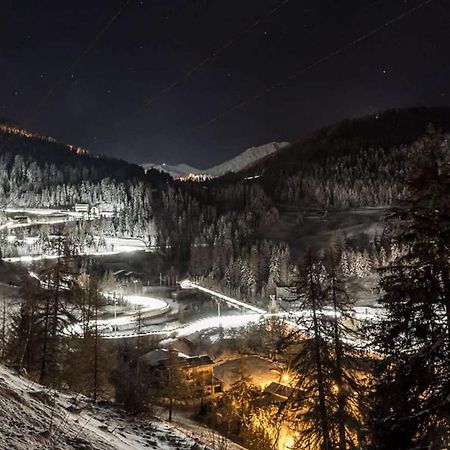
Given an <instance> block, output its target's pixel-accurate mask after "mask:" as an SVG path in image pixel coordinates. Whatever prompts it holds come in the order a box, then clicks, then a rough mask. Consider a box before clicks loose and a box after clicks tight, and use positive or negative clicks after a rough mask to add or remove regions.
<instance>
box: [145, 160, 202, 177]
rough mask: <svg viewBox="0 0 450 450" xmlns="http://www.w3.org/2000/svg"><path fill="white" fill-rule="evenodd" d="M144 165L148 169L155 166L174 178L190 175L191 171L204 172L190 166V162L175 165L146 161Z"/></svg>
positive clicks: (195, 172)
mask: <svg viewBox="0 0 450 450" xmlns="http://www.w3.org/2000/svg"><path fill="white" fill-rule="evenodd" d="M142 167H143V168H144V169H146V170H147V169H151V168H153V169H156V170H160V171H162V172H166V173H168V174H169V175H172V176H173V177H174V178H178V177H184V176H185V175H189V174H190V173H193V174H198V173H202V171H201V170H200V169H196V168H195V167H192V166H189V165H188V164H177V165H175V166H172V165H170V164H152V163H146V164H142Z"/></svg>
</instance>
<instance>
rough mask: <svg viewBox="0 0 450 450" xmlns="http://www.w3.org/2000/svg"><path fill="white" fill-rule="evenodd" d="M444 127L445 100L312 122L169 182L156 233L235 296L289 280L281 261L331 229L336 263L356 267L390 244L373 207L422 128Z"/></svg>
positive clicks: (379, 257)
mask: <svg viewBox="0 0 450 450" xmlns="http://www.w3.org/2000/svg"><path fill="white" fill-rule="evenodd" d="M437 130H440V131H437ZM449 130H450V110H449V109H426V108H421V109H406V110H393V111H387V112H386V113H383V114H379V115H375V116H368V117H364V118H361V119H355V120H348V121H344V122H342V123H340V124H337V125H335V126H331V127H328V128H325V129H322V130H319V131H318V132H316V133H314V134H313V135H312V136H310V137H309V138H307V139H304V140H303V141H301V142H299V143H298V144H294V145H292V146H291V147H288V148H285V149H282V150H281V151H279V152H277V153H275V154H273V155H271V156H269V157H268V158H266V159H265V160H264V161H260V162H258V163H257V164H256V165H255V166H253V167H252V168H251V169H248V170H246V171H244V172H240V173H238V174H229V175H226V176H224V177H222V178H218V179H214V180H210V181H207V182H205V183H193V182H192V183H191V182H185V183H178V184H176V185H175V186H173V187H170V188H169V190H167V191H166V192H165V193H164V200H163V202H162V204H161V205H160V209H159V214H158V218H157V220H158V224H157V225H158V228H159V231H160V232H159V238H160V240H159V243H160V244H161V247H162V248H163V249H164V248H165V249H166V250H167V253H168V254H169V257H172V258H173V260H174V261H176V262H177V264H180V262H181V267H182V268H183V269H185V270H189V272H190V273H191V275H195V276H198V277H200V278H202V279H207V280H209V282H210V283H212V284H215V285H216V287H218V288H221V289H222V290H224V291H233V292H234V293H235V295H242V296H245V297H253V298H260V297H261V295H262V296H263V297H264V296H265V297H266V298H267V294H270V293H273V290H274V288H275V286H276V285H286V284H289V276H288V273H289V265H290V264H291V263H292V262H294V261H295V259H296V258H297V257H298V256H299V255H300V254H301V253H302V252H304V251H305V250H306V248H307V247H309V246H313V247H316V248H320V247H321V246H323V245H325V244H326V243H327V240H330V239H336V237H335V236H336V235H339V237H338V240H339V241H340V246H341V248H342V255H344V263H343V264H344V265H345V266H346V268H345V271H346V272H347V273H348V274H349V275H353V276H358V277H365V276H367V275H368V274H370V273H371V272H372V271H373V270H374V269H375V268H376V267H379V266H380V265H382V264H383V263H385V262H386V261H387V259H389V258H391V257H395V255H396V253H397V249H396V248H392V245H391V241H390V236H389V233H388V231H386V230H383V228H384V225H383V215H385V213H386V210H387V209H388V208H389V207H390V206H391V205H393V204H395V203H396V202H398V201H400V200H401V199H402V197H403V196H404V193H405V192H406V184H405V179H404V177H405V174H406V173H407V171H408V169H409V166H410V164H411V161H412V159H413V158H414V157H413V156H412V155H414V154H416V153H418V154H420V152H421V149H422V146H423V145H424V139H423V138H422V137H423V136H425V135H426V134H427V133H428V135H430V136H431V135H436V134H437V135H439V136H440V137H439V138H438V139H440V140H442V141H443V142H446V138H445V136H444V135H443V134H440V133H442V132H444V133H445V132H448V131H449ZM345 211H346V212H345ZM167 224H169V226H167ZM186 261H189V262H188V263H187V265H186V266H184V265H183V262H186Z"/></svg>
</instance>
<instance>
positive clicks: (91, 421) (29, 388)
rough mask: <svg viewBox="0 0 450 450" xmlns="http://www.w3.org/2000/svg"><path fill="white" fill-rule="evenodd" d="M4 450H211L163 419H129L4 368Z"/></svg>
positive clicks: (0, 379)
mask: <svg viewBox="0 0 450 450" xmlns="http://www.w3.org/2000/svg"><path fill="white" fill-rule="evenodd" d="M0 412H1V416H2V420H1V421H0V448H1V449H8V450H13V449H16V450H30V449H55V448H57V449H59V450H65V449H74V448H76V449H86V450H114V449H116V450H132V449H133V450H138V449H160V450H175V449H178V450H200V449H202V450H203V449H206V450H212V448H211V447H205V446H204V445H203V444H202V443H200V442H199V441H198V440H197V439H195V438H194V437H188V436H187V435H186V434H185V433H184V432H182V431H179V430H177V429H175V428H174V427H172V426H171V425H169V424H168V423H166V422H163V421H161V420H156V419H155V420H153V421H152V422H149V421H144V420H137V419H135V420H133V419H129V418H127V417H126V416H125V415H124V414H123V413H122V412H121V411H120V410H117V409H115V408H113V407H112V406H110V405H108V404H95V403H93V402H91V401H90V400H89V399H87V398H86V397H83V396H82V395H76V394H73V395H68V394H62V393H60V392H55V391H50V390H49V389H48V388H45V387H43V386H41V385H39V384H37V383H34V382H32V381H30V380H28V379H26V378H23V377H20V376H18V375H16V374H15V373H14V372H13V371H12V370H10V369H8V368H6V367H4V366H1V365H0Z"/></svg>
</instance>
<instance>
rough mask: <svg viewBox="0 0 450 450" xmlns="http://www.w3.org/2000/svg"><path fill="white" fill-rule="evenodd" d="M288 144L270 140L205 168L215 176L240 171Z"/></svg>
mask: <svg viewBox="0 0 450 450" xmlns="http://www.w3.org/2000/svg"><path fill="white" fill-rule="evenodd" d="M287 145H289V143H288V142H270V143H269V144H265V145H261V146H259V147H251V148H248V149H247V150H245V151H244V152H242V153H240V154H239V155H237V156H236V157H234V158H232V159H230V160H229V161H225V162H224V163H222V164H219V165H218V166H214V167H211V168H210V169H207V170H205V173H207V174H208V175H211V176H213V177H220V176H221V175H225V174H226V173H227V172H234V173H236V172H239V171H240V170H243V169H245V168H246V167H248V166H249V165H251V164H253V163H254V162H256V161H258V160H260V159H262V158H265V157H266V156H268V155H271V154H272V153H274V152H276V151H278V150H280V149H281V148H283V147H286V146H287Z"/></svg>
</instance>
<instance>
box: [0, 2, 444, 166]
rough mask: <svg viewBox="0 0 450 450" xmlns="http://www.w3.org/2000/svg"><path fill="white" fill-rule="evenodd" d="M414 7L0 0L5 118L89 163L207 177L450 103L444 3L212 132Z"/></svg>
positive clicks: (0, 105) (0, 109) (0, 90)
mask: <svg viewBox="0 0 450 450" xmlns="http://www.w3.org/2000/svg"><path fill="white" fill-rule="evenodd" d="M421 3H423V0H422V1H419V0H345V1H344V0H289V1H286V0H284V1H283V0H143V1H139V0H129V1H124V0H77V1H69V0H63V1H62V0H52V1H50V0H39V1H36V0H0V20H1V22H0V37H1V39H0V46H1V53H0V117H4V118H9V119H12V120H15V121H17V122H19V123H20V124H21V125H23V126H25V127H27V128H32V129H34V130H37V131H40V132H42V133H44V134H48V135H51V136H54V137H55V138H57V139H58V140H60V141H62V142H65V143H72V144H76V145H80V146H83V147H86V148H87V149H89V150H90V151H91V152H93V153H101V154H106V155H109V156H113V157H120V158H124V159H128V160H131V161H135V162H150V161H151V162H156V163H160V162H167V163H179V162H185V163H189V164H191V165H194V166H198V167H201V168H205V167H208V166H210V165H213V164H216V163H219V162H222V161H223V160H225V159H228V158H229V157H232V156H234V155H235V154H237V153H239V152H240V151H242V150H244V149H245V148H247V147H249V146H254V145H261V144H264V143H266V142H269V141H274V140H278V141H281V140H290V141H295V140H296V139H298V138H300V137H301V136H302V135H304V134H305V133H308V132H310V131H312V130H313V129H315V128H317V127H320V126H322V125H326V124H330V123H333V122H336V121H338V120H340V119H344V118H347V117H357V116H361V115H364V114H368V113H374V112H377V111H381V110H384V109H387V108H392V107H403V106H422V105H427V106H439V105H444V106H445V105H450V0H433V1H431V2H429V3H428V4H426V5H425V6H424V7H423V8H420V9H418V10H417V11H415V12H413V13H412V14H410V15H408V16H406V17H404V18H403V19H401V20H399V21H398V22H396V23H394V24H392V25H391V26H389V27H387V28H384V29H383V30H381V31H380V32H378V33H376V34H374V35H372V36H370V37H368V38H367V39H365V40H362V41H361V42H359V43H358V44H357V45H355V46H353V47H351V48H348V49H347V50H345V51H344V52H342V53H340V54H338V55H337V56H336V57H334V58H332V59H328V60H325V61H324V62H322V63H319V64H318V65H316V66H315V67H313V68H311V69H309V70H307V71H305V72H304V73H302V74H301V75H299V76H298V77H296V78H294V79H292V80H290V81H288V82H287V83H286V84H285V85H284V86H283V87H280V88H278V89H274V90H272V91H271V92H270V93H269V94H268V95H264V96H262V97H261V98H259V99H257V100H255V101H253V102H250V103H248V104H246V105H244V106H243V107H241V108H240V109H237V110H235V111H233V112H231V113H229V114H227V115H225V116H224V117H222V118H220V119H219V120H217V121H215V122H210V121H211V119H213V118H214V117H216V116H217V115H220V114H221V113H222V112H223V111H225V110H228V109H230V108H233V107H234V106H236V105H237V104H239V103H240V102H242V101H243V100H245V99H247V98H249V97H252V96H253V95H255V94H256V93H258V92H260V91H262V90H264V89H265V88H267V87H269V86H271V85H273V84H274V83H277V82H279V81H282V80H285V79H286V78H288V77H289V75H290V74H291V73H294V72H297V71H301V70H302V69H303V68H305V67H307V66H309V65H310V64H312V63H314V62H315V61H317V60H318V59H319V58H321V57H324V56H326V55H329V54H330V53H332V52H333V51H335V50H338V49H339V48H341V47H343V46H345V45H346V44H347V43H348V42H351V41H353V40H355V39H357V38H359V37H361V36H363V35H365V34H366V33H367V32H369V31H371V30H373V29H375V28H377V27H379V26H380V25H382V24H385V23H387V22H388V21H389V20H391V19H393V18H395V17H397V16H399V15H400V14H402V13H403V12H406V11H409V10H410V9H411V8H414V7H415V6H417V5H420V4H421ZM279 5H281V7H279V8H278V9H277V7H278V6H279ZM274 9H276V10H275V11H274ZM271 11H273V12H272V13H271V14H270V12H271ZM267 15H269V17H266V18H265V19H263V20H262V21H261V22H260V23H258V24H256V25H255V22H257V21H258V20H259V19H260V18H262V17H264V16H267ZM238 36H240V37H238ZM96 37H97V39H96ZM224 44H225V45H226V46H227V48H225V49H223V50H222V51H221V53H220V54H219V55H218V56H217V57H215V58H211V59H210V57H211V55H212V54H213V52H214V50H215V49H217V48H220V47H221V46H223V45H224ZM228 44H229V45H228ZM201 61H205V62H206V64H204V65H203V67H201V68H199V69H198V70H197V71H195V72H194V73H193V74H192V75H191V76H190V77H188V78H187V79H184V80H181V81H182V82H181V83H179V84H178V85H177V86H176V87H174V88H172V89H171V90H169V91H168V92H166V93H163V94H161V91H162V90H163V89H165V88H166V87H167V86H168V85H170V84H171V83H173V82H176V81H177V80H180V79H182V77H183V74H184V73H186V72H187V71H189V70H190V69H191V68H192V67H194V66H196V65H197V64H199V63H200V62H201ZM151 99H153V101H152V102H150V104H149V105H148V102H149V100H151ZM146 105H147V106H146ZM202 124H203V126H201V125H202Z"/></svg>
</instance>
